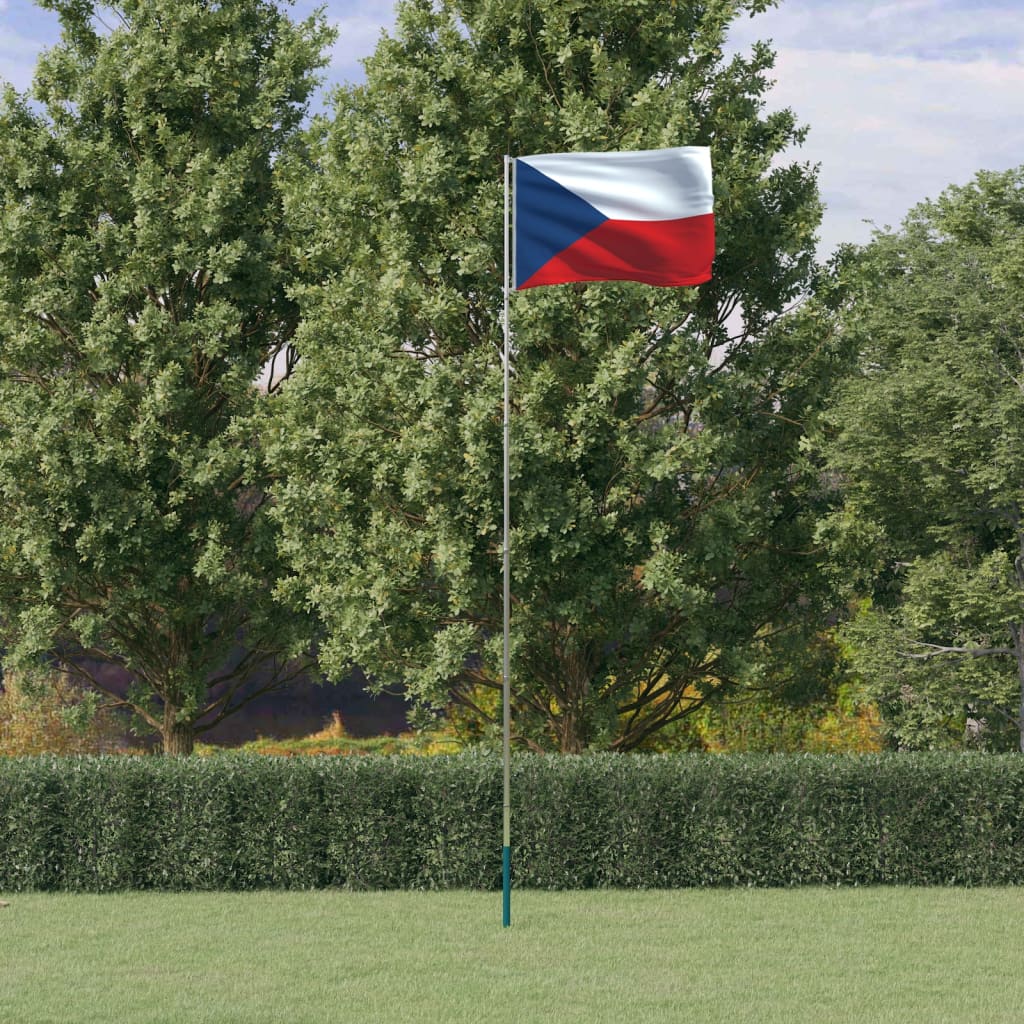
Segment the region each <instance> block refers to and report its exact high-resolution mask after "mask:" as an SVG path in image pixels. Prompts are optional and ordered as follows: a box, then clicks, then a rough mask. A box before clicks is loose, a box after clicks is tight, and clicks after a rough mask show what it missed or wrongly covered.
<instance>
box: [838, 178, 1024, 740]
mask: <svg viewBox="0 0 1024 1024" xmlns="http://www.w3.org/2000/svg"><path fill="white" fill-rule="evenodd" d="M847 275H848V276H847V283H848V287H849V291H848V294H847V303H846V305H845V306H844V307H843V308H842V310H841V311H840V312H839V314H838V318H837V323H838V327H839V329H840V330H841V331H842V333H843V334H844V336H845V337H846V339H847V340H848V342H849V344H850V345H851V346H854V347H855V348H856V350H857V353H858V358H859V361H860V369H859V373H857V374H856V375H853V376H851V378H850V379H849V380H848V381H847V382H846V383H845V384H844V385H843V386H842V387H841V388H840V390H839V391H838V393H837V396H836V399H835V403H834V406H833V408H832V410H831V412H830V414H829V418H830V419H831V420H832V421H833V425H834V436H833V439H832V441H831V442H830V445H829V447H828V455H829V459H830V462H831V465H832V467H833V469H834V471H835V472H836V473H837V474H839V475H840V476H841V477H842V481H843V487H844V490H845V505H844V507H843V509H842V511H841V512H839V513H837V514H836V515H835V516H834V517H833V519H832V520H831V522H830V524H829V531H830V533H831V536H832V540H833V543H834V544H835V545H836V548H837V551H839V552H843V553H844V561H843V565H844V568H845V570H846V571H847V572H848V573H849V580H850V582H851V584H853V585H854V588H855V589H857V588H859V589H860V592H861V594H862V595H864V594H868V595H870V598H871V599H870V601H867V602H865V603H864V604H863V606H862V608H861V611H860V614H859V615H858V617H857V618H856V619H855V621H854V622H853V623H852V624H851V626H850V627H849V628H848V634H849V636H850V638H851V639H852V640H853V645H854V655H855V660H856V662H857V663H858V664H859V666H860V668H861V669H862V670H863V672H864V673H865V676H866V677H867V679H868V680H869V681H870V683H871V686H872V688H873V690H874V692H875V694H876V696H877V698H878V699H879V701H880V702H881V703H882V706H883V709H884V710H885V712H886V717H887V720H888V723H889V726H890V728H891V731H892V734H893V736H894V738H895V739H896V741H897V742H898V743H900V744H902V745H904V746H911V747H913V746H930V745H934V744H936V743H943V742H948V741H949V740H950V738H951V737H955V739H957V740H958V739H959V738H961V737H962V736H963V734H964V730H965V728H967V729H968V733H969V734H973V735H974V737H975V738H978V737H979V733H980V738H982V739H983V740H985V742H987V743H989V744H991V745H997V746H998V745H1003V744H1007V743H1009V744H1012V745H1018V744H1019V745H1020V746H1021V747H1022V749H1024V460H1022V457H1021V455H1022V452H1024V169H1017V170H1013V171H1008V172H1005V173H999V174H996V173H981V174H979V175H978V176H977V178H976V179H975V180H974V181H973V182H971V183H970V184H968V185H966V186H963V187H952V188H950V189H948V190H947V191H946V192H944V193H943V194H942V196H940V197H939V199H938V200H936V201H935V202H926V203H923V204H921V205H920V206H918V207H916V208H915V209H914V210H913V211H912V212H911V213H910V215H909V216H908V217H907V219H906V221H905V222H904V224H903V226H902V228H901V229H900V230H898V231H887V232H884V233H878V234H877V235H876V237H875V239H874V241H872V242H871V243H870V244H869V245H867V246H866V247H864V248H863V249H862V250H861V251H860V252H859V253H857V255H856V259H855V260H853V261H852V262H851V264H850V265H849V267H848V268H847Z"/></svg>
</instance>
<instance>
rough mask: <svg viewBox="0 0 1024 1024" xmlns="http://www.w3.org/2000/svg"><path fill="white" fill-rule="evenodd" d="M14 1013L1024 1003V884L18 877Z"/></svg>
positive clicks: (971, 1013) (559, 1014)
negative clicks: (737, 885) (310, 888)
mask: <svg viewBox="0 0 1024 1024" xmlns="http://www.w3.org/2000/svg"><path fill="white" fill-rule="evenodd" d="M6 898H7V899H8V900H9V901H10V904H11V905H10V906H9V907H6V908H0V1022H3V1024H43V1022H46V1024H92V1022H103V1024H112V1022H117V1024H143V1022H146V1024H157V1022H160V1024H165V1022H181V1024H185V1022H188V1024H214V1022H216V1024H221V1022H239V1024H263V1022H266V1024H319V1022H325V1024H326V1022H331V1024H347V1022H353V1024H356V1022H358V1024H374V1022H386V1024H390V1022H395V1024H402V1022H406V1021H408V1022H421V1021H422V1022H425V1024H426V1022H430V1024H459V1022H467V1024H469V1022H473V1024H486V1022H497V1021H502V1022H512V1021H517V1022H524V1024H526V1022H529V1024H533V1022H552V1024H556V1022H557V1024H575V1022H579V1024H583V1022H586V1024H599V1022H613V1021H614V1022H630V1024H632V1022H640V1024H642V1022H646V1021H658V1022H661V1021H665V1022H683V1021H694V1022H700V1024H714V1022H723V1024H724V1022H729V1024H738V1022H744V1021H750V1022H758V1024H771V1022H780V1024H782V1022H785V1024H799V1022H804V1021H806V1022H809V1024H810V1022H813V1024H830V1022H840V1021H841V1022H850V1024H854V1022H856V1024H882V1022H888V1021H892V1022H897V1021H898V1022H900V1024H907V1022H916V1021H921V1022H925V1024H942V1022H947V1021H948V1022H950V1024H952V1022H956V1024H987V1022H996V1021H999V1022H1002V1021H1006V1022H1010V1021H1020V1020H1021V1019H1022V1018H1021V1013H1022V1009H1021V1007H1022V1005H1024V972H1021V970H1020V947H1021V938H1020V933H1021V925H1020V922H1021V920H1022V917H1024V890H1016V889H999V890H997V889H974V890H964V889H897V888H887V889H839V890H833V889H827V890H826V889H796V890H719V891H695V890H689V891H674V892H608V891H599V892H572V893H566V892H556V893H544V892H515V893H513V904H512V909H513V927H512V928H511V929H509V930H503V929H502V928H501V926H500V925H501V922H500V913H501V907H500V894H479V893H464V892H454V893H344V892H313V893H270V892H267V893H253V894H235V893H232V894H216V893H214V894H195V893H190V894H143V893H128V894H123V895H113V896H86V895H64V894H15V895H12V896H8V897H6Z"/></svg>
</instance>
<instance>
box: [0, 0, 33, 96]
mask: <svg viewBox="0 0 1024 1024" xmlns="http://www.w3.org/2000/svg"><path fill="white" fill-rule="evenodd" d="M2 3H3V0H0V4H2ZM2 11H3V8H2V7H0V13H2ZM40 49H41V47H40V45H39V42H38V40H36V39H27V38H25V37H24V36H22V35H19V34H18V33H17V32H13V31H11V30H9V29H8V28H7V27H6V26H0V79H2V80H3V81H5V82H10V83H11V85H13V86H14V87H15V89H17V90H18V91H19V92H24V91H25V90H26V89H27V88H28V87H29V86H30V85H31V84H32V75H33V74H34V73H35V67H36V59H37V58H38V57H39V51H40Z"/></svg>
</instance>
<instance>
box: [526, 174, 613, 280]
mask: <svg viewBox="0 0 1024 1024" xmlns="http://www.w3.org/2000/svg"><path fill="white" fill-rule="evenodd" d="M607 219H608V218H607V217H606V216H605V215H604V214H603V213H601V211H600V210H598V209H596V208H595V207H593V206H591V205H590V203H588V202H587V201H586V200H585V199H581V198H580V197H579V196H578V195H576V193H575V192H570V191H569V189H567V188H565V187H564V186H563V185H560V184H559V183H558V182H557V181H555V180H554V179H553V178H549V177H548V176H547V175H546V174H542V173H541V172H540V171H538V170H537V169H536V168H535V167H532V166H531V165H530V164H528V163H526V161H525V160H522V159H519V160H517V161H516V190H515V225H516V237H515V253H516V266H515V287H516V288H519V287H521V286H522V285H523V284H525V283H526V281H528V280H529V279H530V278H531V277H532V276H533V275H534V274H535V273H537V271H538V270H540V268H541V267H543V266H544V264H545V263H547V262H548V260H550V259H551V258H552V257H553V256H557V255H558V254H559V253H560V252H562V251H563V250H564V249H568V248H569V246H570V245H573V244H574V243H575V242H577V241H578V240H579V239H580V238H582V237H583V236H584V235H586V234H589V233H590V232H591V231H593V230H594V228H596V227H597V226H598V225H600V224H603V223H604V222H605V221H606V220H607Z"/></svg>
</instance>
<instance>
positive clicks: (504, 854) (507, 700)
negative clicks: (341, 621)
mask: <svg viewBox="0 0 1024 1024" xmlns="http://www.w3.org/2000/svg"><path fill="white" fill-rule="evenodd" d="M511 168H512V159H511V157H509V156H508V155H506V156H505V315H504V350H503V352H502V369H503V372H504V402H503V405H504V410H503V421H504V439H505V441H504V450H503V461H504V471H503V474H502V476H503V479H504V490H503V495H502V497H503V503H504V539H503V544H502V613H503V614H502V620H503V627H504V629H503V636H502V639H503V645H502V673H501V697H502V735H501V762H502V797H501V823H502V840H501V924H502V927H503V928H508V927H509V926H510V925H511V924H512V840H511V832H512V829H511V817H512V801H511V796H510V788H511V786H510V775H511V771H510V761H511V746H512V743H511V736H512V709H511V684H510V681H509V680H510V674H509V665H510V659H509V620H510V618H511V607H512V604H511V596H510V589H509V514H508V509H509V471H508V449H509V401H508V378H509V336H510V334H511V329H510V327H509V174H510V171H511Z"/></svg>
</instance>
